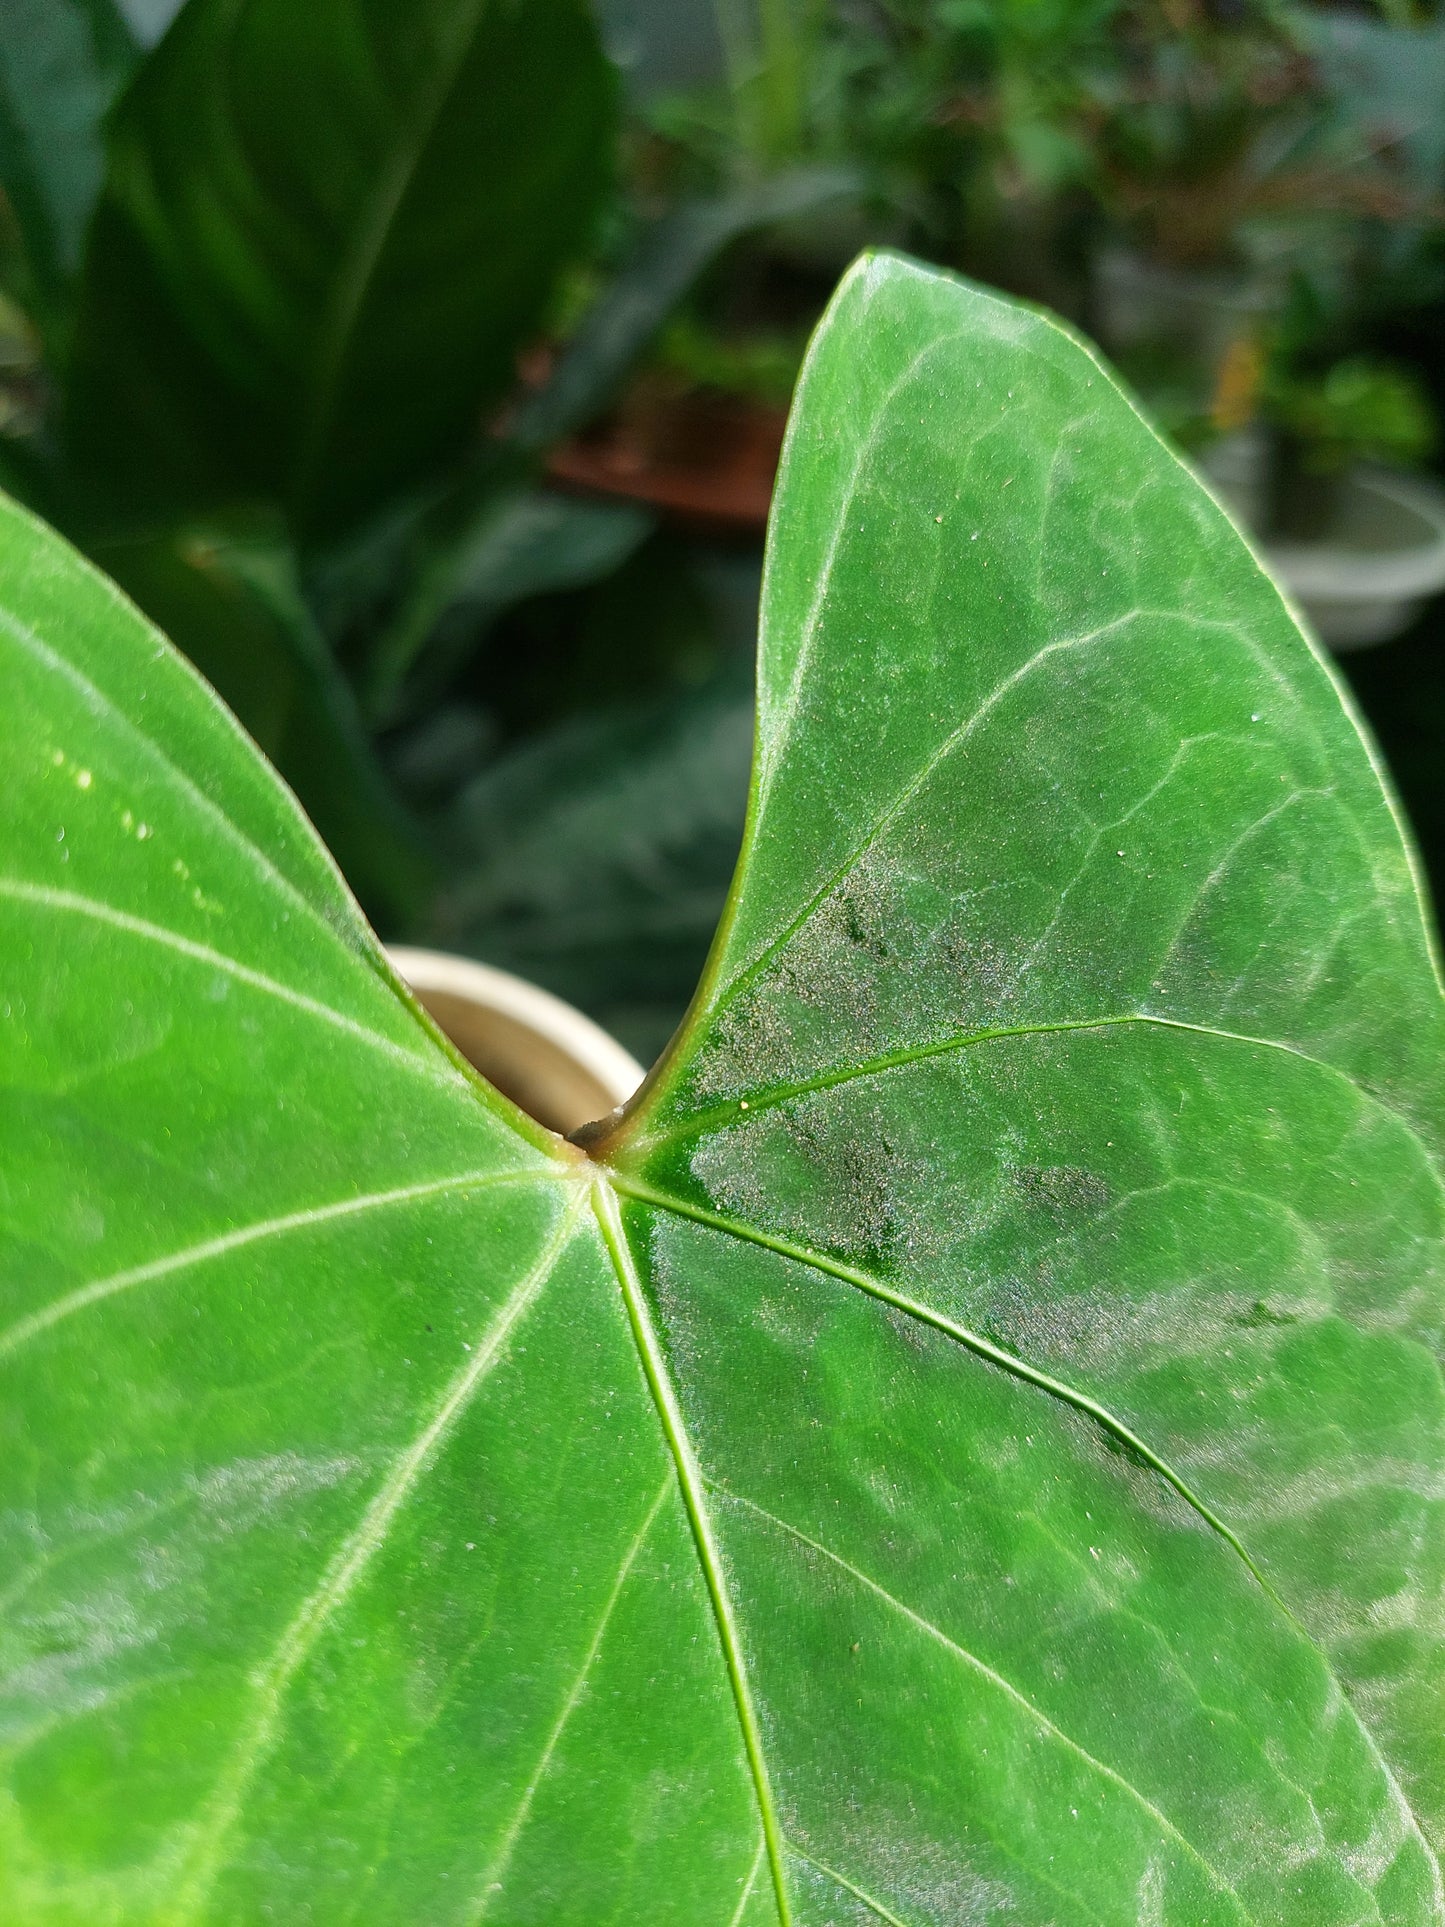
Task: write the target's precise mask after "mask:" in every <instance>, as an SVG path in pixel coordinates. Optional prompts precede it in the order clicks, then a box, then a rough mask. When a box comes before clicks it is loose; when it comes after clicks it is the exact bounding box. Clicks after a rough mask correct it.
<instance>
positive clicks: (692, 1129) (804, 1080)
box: [629, 1013, 1148, 1158]
mask: <svg viewBox="0 0 1445 1927" xmlns="http://www.w3.org/2000/svg"><path fill="white" fill-rule="evenodd" d="M1146 1022H1148V1019H1147V1018H1143V1017H1140V1016H1137V1015H1135V1014H1133V1013H1130V1014H1129V1015H1126V1016H1123V1017H1080V1018H1078V1019H1065V1020H1064V1021H1063V1022H1061V1023H1057V1024H1001V1025H998V1026H997V1027H996V1028H994V1029H991V1030H975V1031H967V1032H961V1033H956V1034H955V1035H953V1036H951V1037H941V1038H938V1039H937V1040H936V1041H935V1042H933V1043H931V1044H909V1045H903V1046H901V1047H900V1048H899V1049H898V1050H889V1051H880V1052H879V1053H878V1055H877V1056H876V1057H865V1058H860V1060H859V1061H858V1062H857V1063H856V1064H844V1065H840V1066H838V1067H836V1068H835V1069H833V1070H829V1071H820V1072H819V1073H818V1074H817V1076H816V1077H798V1078H794V1079H793V1080H792V1081H791V1082H790V1083H787V1084H770V1085H768V1086H767V1087H766V1089H764V1090H750V1091H749V1092H748V1094H747V1096H746V1097H744V1098H736V1097H730V1098H727V1099H725V1100H724V1101H723V1102H722V1103H721V1104H713V1105H710V1106H709V1108H708V1109H707V1110H705V1111H694V1112H693V1113H692V1114H691V1116H689V1117H685V1118H682V1119H681V1120H679V1122H678V1123H676V1124H672V1125H669V1127H668V1128H667V1129H666V1130H665V1131H658V1132H656V1133H655V1134H653V1135H651V1136H645V1137H641V1138H639V1139H638V1140H637V1142H636V1147H635V1149H634V1148H633V1147H632V1146H631V1145H629V1151H630V1153H631V1155H632V1156H633V1157H635V1158H641V1157H643V1156H645V1155H650V1154H651V1153H652V1152H653V1151H656V1150H657V1149H659V1148H660V1147H661V1146H662V1145H664V1144H672V1143H676V1142H678V1141H679V1140H681V1141H686V1140H687V1139H688V1138H690V1137H696V1136H697V1135H698V1134H699V1132H702V1131H708V1130H711V1129H712V1128H713V1126H714V1125H717V1124H738V1123H745V1122H748V1121H749V1120H750V1119H751V1117H752V1115H753V1113H755V1112H756V1113H762V1112H764V1111H771V1110H773V1109H775V1108H776V1107H777V1106H778V1105H779V1104H786V1103H787V1102H788V1101H789V1099H790V1098H794V1097H810V1096H811V1095H812V1094H813V1092H815V1091H831V1090H836V1089H837V1088H838V1086H839V1085H842V1084H851V1083H854V1082H856V1081H857V1080H858V1079H859V1078H863V1077H879V1076H881V1075H883V1073H884V1072H886V1071H896V1070H903V1069H905V1068H906V1067H907V1066H908V1065H910V1064H923V1063H926V1062H927V1061H928V1059H929V1058H930V1057H949V1056H952V1055H953V1054H954V1053H956V1052H959V1051H965V1050H971V1049H972V1048H973V1046H974V1045H976V1044H991V1043H993V1042H994V1040H995V1039H996V1038H1000V1037H1052V1036H1055V1035H1057V1034H1058V1033H1059V1032H1061V1031H1071V1030H1106V1029H1108V1028H1110V1027H1111V1026H1113V1025H1117V1024H1139V1023H1146Z"/></svg>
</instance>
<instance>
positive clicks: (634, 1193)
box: [612, 1172, 1288, 1611]
mask: <svg viewBox="0 0 1445 1927" xmlns="http://www.w3.org/2000/svg"><path fill="white" fill-rule="evenodd" d="M612 1182H613V1184H614V1185H615V1186H616V1188H617V1189H618V1190H619V1191H621V1192H622V1193H623V1194H624V1195H625V1196H627V1197H630V1198H636V1199H637V1200H638V1202H639V1203H641V1204H650V1205H654V1206H656V1208H657V1209H658V1210H661V1211H671V1212H673V1213H675V1214H676V1215H677V1216H678V1217H681V1218H690V1219H691V1220H692V1221H693V1223H694V1224H700V1225H705V1226H707V1227H708V1229H709V1230H712V1231H722V1232H725V1233H726V1234H727V1235H728V1236H729V1237H731V1238H737V1239H740V1240H741V1241H742V1242H743V1243H745V1244H751V1245H759V1246H761V1247H762V1248H763V1249H764V1250H766V1251H772V1252H775V1253H776V1254H777V1255H778V1257H780V1258H787V1259H790V1260H791V1261H792V1262H793V1263H794V1264H800V1265H809V1266H811V1267H812V1269H813V1270H814V1271H821V1272H824V1273H826V1275H827V1276H828V1277H830V1278H837V1279H839V1280H840V1281H841V1282H842V1283H843V1284H847V1285H852V1286H854V1288H855V1289H856V1290H858V1291H861V1292H864V1293H866V1295H867V1296H868V1297H870V1298H876V1299H877V1300H879V1302H880V1303H882V1304H885V1305H891V1306H892V1307H893V1309H894V1310H895V1311H901V1312H903V1313H905V1314H906V1315H907V1316H908V1317H910V1318H915V1319H917V1320H918V1322H919V1323H920V1324H923V1325H930V1326H932V1328H933V1329H934V1330H935V1331H937V1332H941V1333H942V1334H943V1336H944V1337H945V1338H951V1339H953V1340H955V1341H956V1342H957V1343H958V1344H960V1345H963V1346H965V1347H966V1348H967V1349H968V1350H969V1351H971V1352H974V1353H976V1354H977V1356H978V1357H980V1358H983V1359H986V1360H987V1361H988V1362H989V1364H991V1365H997V1366H1000V1367H1001V1368H1002V1369H1003V1370H1004V1371H1006V1372H1008V1373H1010V1374H1011V1375H1012V1376H1013V1377H1015V1378H1018V1379H1022V1380H1023V1382H1024V1383H1025V1384H1026V1385H1032V1386H1034V1387H1035V1388H1036V1389H1037V1390H1039V1391H1041V1392H1048V1393H1049V1394H1050V1395H1051V1396H1052V1397H1054V1398H1057V1399H1060V1400H1062V1401H1063V1403H1064V1404H1066V1405H1072V1406H1073V1407H1074V1409H1075V1410H1076V1411H1078V1412H1082V1413H1083V1414H1084V1415H1085V1417H1087V1418H1091V1419H1093V1420H1094V1421H1095V1422H1096V1423H1097V1424H1099V1425H1101V1426H1103V1428H1104V1430H1105V1431H1106V1432H1108V1433H1109V1434H1110V1435H1111V1436H1112V1437H1113V1438H1115V1439H1117V1440H1118V1441H1119V1443H1120V1444H1121V1445H1125V1446H1127V1447H1128V1448H1129V1450H1130V1451H1131V1452H1133V1453H1134V1454H1136V1455H1137V1457H1138V1458H1139V1459H1140V1460H1142V1461H1143V1463H1144V1464H1146V1465H1147V1466H1149V1467H1150V1469H1151V1470H1152V1471H1154V1472H1157V1473H1158V1474H1159V1476H1160V1478H1161V1479H1163V1480H1164V1481H1165V1482H1166V1484H1168V1485H1170V1486H1172V1487H1173V1488H1174V1490H1175V1491H1176V1492H1177V1493H1178V1494H1179V1496H1180V1498H1181V1499H1183V1500H1184V1502H1185V1504H1186V1505H1188V1506H1190V1507H1192V1508H1193V1510H1194V1511H1195V1512H1197V1513H1198V1514H1199V1516H1200V1518H1201V1519H1203V1520H1204V1521H1205V1523H1206V1524H1207V1525H1209V1526H1212V1527H1213V1529H1214V1530H1215V1531H1216V1532H1217V1533H1218V1534H1219V1536H1220V1537H1221V1538H1222V1539H1223V1540H1224V1541H1225V1543H1226V1544H1227V1545H1229V1546H1230V1547H1232V1548H1233V1550H1234V1551H1235V1552H1236V1553H1237V1554H1238V1555H1239V1557H1240V1558H1241V1559H1242V1560H1243V1561H1244V1563H1245V1565H1246V1566H1247V1567H1248V1568H1249V1570H1250V1572H1251V1573H1253V1575H1254V1577H1255V1578H1256V1579H1257V1580H1258V1581H1259V1583H1260V1585H1261V1586H1263V1587H1264V1589H1265V1591H1266V1592H1267V1593H1268V1594H1269V1595H1270V1597H1271V1598H1272V1599H1274V1600H1275V1602H1276V1604H1278V1605H1280V1606H1281V1609H1282V1610H1285V1611H1287V1610H1288V1608H1286V1607H1284V1606H1283V1602H1282V1601H1280V1600H1279V1598H1278V1595H1277V1594H1276V1593H1275V1591H1274V1588H1273V1587H1272V1586H1271V1585H1270V1583H1269V1581H1268V1580H1267V1579H1266V1578H1265V1577H1264V1575H1263V1574H1262V1573H1261V1572H1260V1570H1259V1568H1258V1567H1257V1566H1256V1565H1255V1563H1254V1561H1253V1559H1252V1558H1251V1557H1250V1555H1249V1553H1248V1552H1247V1551H1246V1550H1245V1548H1244V1545H1243V1544H1242V1543H1241V1541H1240V1540H1239V1538H1238V1537H1237V1536H1236V1535H1235V1534H1234V1533H1233V1532H1231V1531H1230V1529H1229V1527H1228V1526H1227V1525H1226V1524H1225V1523H1224V1521H1223V1520H1222V1519H1221V1518H1219V1517H1218V1515H1217V1514H1216V1513H1214V1512H1212V1511H1211V1510H1210V1508H1209V1507H1208V1506H1207V1505H1206V1504H1205V1503H1204V1501H1203V1500H1202V1499H1201V1498H1200V1497H1199V1496H1198V1494H1197V1493H1195V1492H1193V1491H1191V1489H1190V1487H1189V1486H1188V1485H1187V1484H1186V1483H1185V1481H1184V1480H1183V1478H1181V1477H1180V1475H1179V1473H1177V1472H1176V1471H1175V1470H1174V1468H1173V1467H1172V1466H1171V1465H1170V1464H1169V1463H1168V1461H1167V1460H1165V1459H1162V1458H1160V1456H1159V1454H1158V1453H1157V1452H1155V1451H1154V1449H1153V1448H1152V1446H1150V1445H1148V1444H1146V1443H1145V1441H1144V1440H1143V1439H1142V1438H1140V1436H1139V1434H1138V1433H1137V1432H1135V1431H1133V1430H1132V1429H1131V1428H1130V1427H1129V1426H1128V1425H1126V1424H1125V1423H1124V1421H1123V1420H1122V1419H1121V1418H1119V1417H1118V1416H1117V1415H1116V1414H1115V1413H1113V1412H1111V1411H1110V1410H1109V1409H1108V1407H1107V1406H1104V1405H1101V1404H1100V1403H1099V1401H1098V1400H1097V1399H1094V1398H1090V1397H1089V1395H1088V1393H1087V1392H1081V1391H1079V1390H1078V1389H1077V1388H1076V1387H1074V1386H1072V1385H1069V1384H1066V1383H1065V1382H1064V1380H1063V1379H1059V1378H1054V1377H1052V1376H1051V1375H1050V1374H1049V1373H1048V1372H1043V1371H1040V1370H1039V1368H1038V1367H1037V1366H1036V1365H1030V1364H1028V1363H1027V1362H1026V1361H1025V1360H1024V1359H1022V1358H1019V1357H1017V1356H1016V1355H1015V1354H1014V1353H1013V1352H1007V1351H1005V1350H1004V1349H1003V1348H1002V1346H1000V1345H995V1344H994V1343H993V1342H992V1340H991V1339H987V1338H985V1337H984V1336H983V1334H982V1333H981V1332H976V1331H972V1330H970V1328H969V1327H968V1326H967V1325H961V1324H959V1322H958V1321H957V1320H956V1319H953V1318H949V1317H947V1316H946V1315H945V1314H944V1313H943V1312H940V1311H935V1310H934V1309H933V1307H932V1306H931V1305H925V1304H923V1303H922V1302H921V1301H920V1300H919V1299H917V1298H910V1297H909V1296H908V1294H907V1293H906V1292H902V1291H896V1290H894V1288H893V1287H892V1286H891V1285H885V1284H884V1283H883V1281H882V1280H881V1279H879V1278H874V1277H873V1276H872V1275H871V1274H870V1273H869V1272H866V1271H862V1270H860V1269H859V1267H858V1266H857V1265H850V1264H845V1263H844V1262H843V1261H842V1260H841V1259H838V1258H830V1257H828V1256H827V1255H826V1254H825V1253H824V1252H821V1251H814V1250H812V1249H811V1248H810V1247H809V1246H807V1245H800V1244H795V1243H794V1242H793V1240H792V1239H790V1238H784V1237H780V1236H779V1235H778V1234H777V1233H776V1232H771V1231H764V1230H762V1229H761V1228H760V1227H759V1226H757V1225H750V1224H745V1223H743V1222H742V1221H741V1220H740V1219H737V1218H729V1217H726V1216H724V1215H723V1214H722V1213H721V1212H718V1211H709V1210H708V1209H707V1208H706V1206H704V1205H698V1204H691V1203H689V1202H687V1201H686V1200H685V1199H682V1198H674V1197H671V1196H669V1195H668V1194H667V1193H666V1192H665V1191H657V1190H655V1189H654V1188H653V1187H652V1186H651V1185H649V1184H644V1183H642V1182H641V1181H640V1180H639V1179H636V1178H631V1177H628V1176H626V1175H625V1174H623V1173H621V1172H614V1173H613V1174H612Z"/></svg>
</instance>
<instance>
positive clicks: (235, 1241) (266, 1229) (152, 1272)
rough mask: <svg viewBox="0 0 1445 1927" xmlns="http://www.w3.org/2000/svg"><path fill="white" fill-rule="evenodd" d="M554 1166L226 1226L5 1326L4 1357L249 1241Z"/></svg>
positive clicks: (0, 1353) (546, 1174) (524, 1180)
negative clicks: (83, 1314)
mask: <svg viewBox="0 0 1445 1927" xmlns="http://www.w3.org/2000/svg"><path fill="white" fill-rule="evenodd" d="M555 1177H556V1173H555V1172H551V1171H462V1172H459V1173H458V1174H457V1175H456V1176H455V1177H449V1178H430V1179H427V1180H426V1181H425V1182H423V1183H420V1184H402V1185H398V1186H397V1187H396V1188H395V1189H394V1190H391V1191H363V1192H361V1193H360V1194H359V1195H358V1196H356V1197H351V1198H336V1199H334V1200H333V1201H332V1202H331V1203H330V1204H316V1205H308V1206H307V1207H306V1208H305V1209H304V1210H301V1211H288V1212H286V1213H285V1214H284V1216H282V1217H278V1218H261V1219H258V1220H257V1221H256V1223H254V1224H244V1225H238V1226H237V1227H236V1228H235V1229H234V1230H231V1231H223V1232H221V1233H220V1235H219V1236H217V1237H215V1238H206V1239H203V1240H202V1242H201V1243H199V1244H194V1245H187V1246H186V1247H185V1248H184V1249H183V1250H180V1251H170V1252H167V1253H166V1255H165V1256H164V1257H162V1258H151V1259H149V1260H148V1261H147V1262H146V1263H145V1264H143V1265H132V1266H131V1267H130V1268H129V1270H126V1271H114V1272H112V1273H111V1274H110V1276H109V1277H108V1278H95V1279H92V1280H91V1282H90V1283H89V1284H86V1285H77V1286H76V1288H75V1289H74V1291H68V1292H66V1293H65V1295H64V1297H62V1298H56V1299H53V1300H52V1301H51V1303H50V1304H48V1305H43V1306H42V1307H41V1309H40V1310H39V1311H33V1312H31V1313H30V1314H29V1316H28V1317H25V1318H20V1319H17V1320H16V1322H15V1323H14V1324H13V1325H11V1326H9V1327H8V1329H6V1330H5V1331H0V1358H7V1357H8V1356H9V1355H10V1353H11V1352H14V1351H18V1350H19V1348H20V1347H21V1346H22V1345H24V1344H26V1343H27V1342H28V1341H29V1340H30V1339H32V1338H36V1337H38V1336H39V1334H40V1333H41V1332H43V1331H48V1330H49V1329H50V1327H51V1326H52V1325H58V1324H59V1323H60V1322H61V1320H62V1319H65V1318H73V1317H74V1316H75V1314H76V1313H77V1312H80V1311H84V1310H85V1309H86V1308H87V1306H90V1305H98V1304H100V1303H102V1302H103V1301H104V1300H105V1299H107V1298H114V1297H115V1296H116V1295H117V1293H119V1292H123V1291H131V1290H133V1289H134V1288H135V1287H136V1286H137V1285H148V1284H150V1283H151V1282H152V1281H153V1280H155V1279H157V1278H167V1277H169V1276H171V1274H172V1273H174V1272H177V1271H187V1270H189V1269H190V1268H191V1267H192V1266H194V1265H204V1264H209V1263H211V1262H212V1261H213V1260H214V1259H216V1258H224V1257H226V1256H227V1255H228V1254H229V1253H230V1252H233V1251H240V1250H242V1249H243V1248H244V1247H245V1246H246V1245H253V1244H259V1243H260V1242H261V1241H262V1240H263V1239H265V1238H280V1237H284V1236H285V1235H286V1234H287V1233H288V1232H291V1231H309V1230H311V1229H312V1228H313V1227H314V1226H316V1225H321V1224H330V1223H334V1222H335V1220H336V1219H338V1218H354V1217H358V1216H359V1215H360V1214H361V1213H363V1212H367V1211H378V1210H383V1209H385V1208H386V1207H387V1206H388V1205H393V1204H412V1203H415V1202H416V1201H417V1200H418V1199H421V1198H434V1197H438V1196H440V1195H441V1194H442V1193H444V1192H447V1191H485V1190H488V1189H490V1188H491V1187H492V1186H493V1185H498V1184H537V1183H541V1182H543V1181H545V1180H547V1179H555Z"/></svg>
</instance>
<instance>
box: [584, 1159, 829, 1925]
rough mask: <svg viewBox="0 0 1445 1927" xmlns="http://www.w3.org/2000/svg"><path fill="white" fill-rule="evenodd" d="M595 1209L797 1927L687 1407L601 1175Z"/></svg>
mask: <svg viewBox="0 0 1445 1927" xmlns="http://www.w3.org/2000/svg"><path fill="white" fill-rule="evenodd" d="M592 1196H593V1208H594V1210H595V1211H596V1214H597V1221H598V1223H599V1225H600V1226H601V1228H602V1236H603V1239H604V1240H605V1242H606V1245H607V1249H608V1251H609V1252H610V1253H611V1256H612V1263H613V1267H614V1269H615V1271H616V1273H617V1282H618V1284H619V1286H620V1287H621V1290H622V1297H623V1302H624V1303H625V1305H626V1307H627V1316H628V1320H629V1322H630V1324H631V1326H632V1333H633V1337H634V1339H635V1341H636V1344H637V1351H638V1356H639V1358H640V1359H641V1361H642V1370H643V1374H644V1376H645V1377H646V1379H647V1383H648V1386H649V1388H650V1390H651V1392H652V1397H653V1401H654V1403H655V1404H656V1406H657V1413H658V1417H659V1418H660V1420H661V1421H662V1429H663V1432H664V1434H665V1435H666V1438H667V1443H668V1447H669V1449H670V1451H671V1453H672V1458H673V1463H674V1465H675V1466H676V1468H677V1479H678V1485H679V1486H680V1488H681V1491H682V1501H683V1505H684V1506H685V1507H686V1509H687V1516H688V1522H689V1524H690V1525H691V1527H692V1532H693V1538H694V1540H695V1542H696V1544H697V1549H698V1559H699V1563H700V1564H701V1567H702V1574H703V1579H704V1581H705V1583H706V1585H707V1589H708V1596H709V1598H710V1599H711V1601H712V1609H713V1616H714V1618H715V1619H716V1621H717V1628H718V1638H719V1641H720V1643H721V1646H722V1653H723V1663H724V1664H725V1666H726V1667H727V1673H728V1681H729V1684H730V1685H731V1687H732V1693H733V1700H734V1703H735V1704H736V1706H737V1712H738V1723H739V1725H740V1726H741V1728H742V1738H743V1748H744V1751H745V1753H746V1754H747V1760H748V1767H749V1770H750V1772H751V1774H752V1778H753V1787H754V1791H755V1793H756V1796H757V1802H758V1817H759V1819H760V1821H761V1823H762V1829H763V1838H764V1840H765V1841H766V1842H767V1847H768V1864H769V1866H770V1867H771V1869H772V1875H773V1890H774V1893H775V1894H776V1896H777V1903H778V1918H779V1921H780V1922H781V1927H791V1922H792V1917H793V1916H792V1908H791V1906H790V1904H789V1901H788V1888H787V1878H786V1874H785V1872H784V1868H783V1843H782V1834H781V1831H780V1829H779V1826H778V1816H777V1809H776V1807H775V1805H774V1802H773V1791H772V1785H771V1782H770V1780H769V1776H768V1765H767V1760H766V1758H765V1756H764V1753H763V1741H762V1733H761V1731H760V1729H759V1726H758V1716H757V1710H756V1708H755V1707H754V1705H753V1696H752V1688H751V1686H750V1684H749V1682H748V1677H747V1671H746V1668H745V1667H744V1665H743V1656H742V1640H741V1637H740V1635H739V1632H738V1625H737V1620H736V1617H735V1615H734V1613H733V1606H732V1601H731V1599H730V1598H729V1596H728V1590H727V1585H726V1583H725V1581H724V1578H723V1566H722V1555H721V1553H720V1552H719V1550H718V1545H717V1540H716V1538H715V1536H714V1533H713V1528H712V1520H711V1519H710V1518H709V1516H708V1510H707V1505H706V1502H705V1500H704V1496H703V1476H702V1470H701V1468H700V1467H699V1465H698V1463H697V1459H696V1457H695V1455H694V1453H693V1449H692V1442H691V1440H690V1439H689V1438H688V1435H687V1427H686V1425H685V1424H684V1422H683V1416H682V1407H681V1406H680V1404H679V1403H678V1398H677V1393H676V1391H675V1389H674V1387H673V1384H672V1379H671V1376H670V1374H669V1372H668V1368H667V1361H666V1359H665V1357H664V1355H663V1350H662V1346H661V1344H660V1343H659V1342H658V1338H657V1334H656V1332H655V1331H654V1330H653V1328H652V1319H651V1316H650V1314H649V1312H648V1309H647V1298H646V1294H645V1293H644V1291H643V1288H642V1280H641V1278H640V1277H639V1275H638V1272H637V1267H636V1265H635V1264H634V1262H633V1258H632V1251H631V1247H630V1246H629V1245H628V1242H627V1234H626V1232H625V1231H624V1230H623V1226H622V1217H621V1213H620V1212H619V1211H618V1209H617V1198H616V1194H615V1192H614V1190H613V1187H612V1185H611V1184H610V1183H609V1182H608V1181H607V1179H606V1178H605V1177H602V1176H601V1175H600V1174H599V1177H598V1181H597V1183H596V1184H595V1185H594V1186H593V1192H592Z"/></svg>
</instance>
